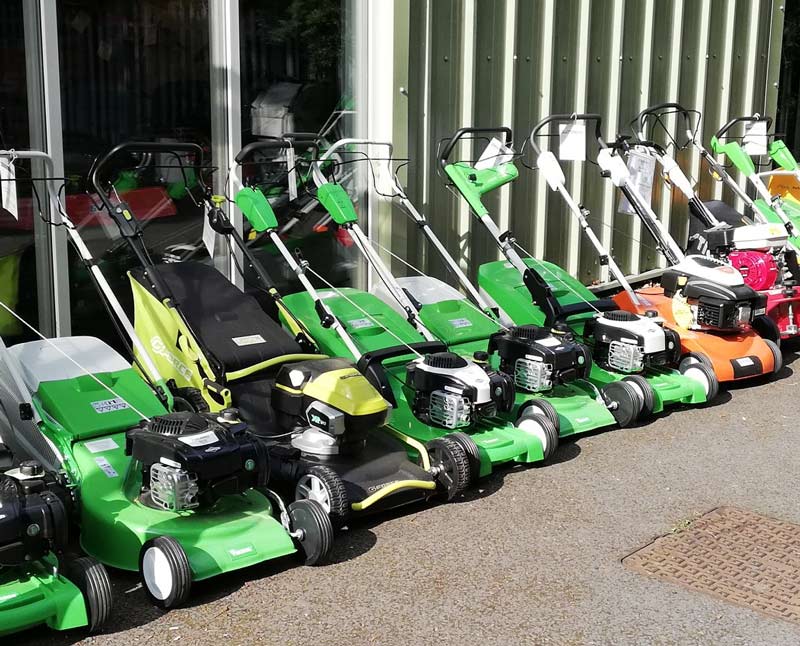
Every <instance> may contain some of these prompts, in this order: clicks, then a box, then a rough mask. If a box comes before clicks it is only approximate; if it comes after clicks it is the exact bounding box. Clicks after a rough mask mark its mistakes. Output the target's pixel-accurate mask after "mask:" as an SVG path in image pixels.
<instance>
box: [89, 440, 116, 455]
mask: <svg viewBox="0 0 800 646" xmlns="http://www.w3.org/2000/svg"><path fill="white" fill-rule="evenodd" d="M84 446H85V447H86V448H87V449H88V450H89V453H102V452H103V451H113V450H114V449H118V448H119V444H117V443H116V442H115V441H114V440H113V439H112V438H110V437H104V438H103V439H100V440H92V441H91V442H86V443H85V444H84Z"/></svg>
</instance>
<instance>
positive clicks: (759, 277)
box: [728, 251, 778, 292]
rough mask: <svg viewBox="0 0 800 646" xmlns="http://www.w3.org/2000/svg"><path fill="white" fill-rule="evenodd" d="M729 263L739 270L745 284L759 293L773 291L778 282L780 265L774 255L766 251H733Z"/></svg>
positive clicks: (729, 256) (729, 255)
mask: <svg viewBox="0 0 800 646" xmlns="http://www.w3.org/2000/svg"><path fill="white" fill-rule="evenodd" d="M728 261H729V262H730V263H731V264H732V265H733V266H734V267H735V268H736V269H738V270H739V272H740V273H741V274H742V278H744V282H745V284H747V285H749V286H750V287H752V288H753V289H754V290H756V291H757V292H763V291H764V290H767V289H772V288H773V287H774V286H775V281H777V280H778V265H777V263H776V262H775V258H773V257H772V254H769V253H766V252H764V251H732V252H731V253H730V254H728Z"/></svg>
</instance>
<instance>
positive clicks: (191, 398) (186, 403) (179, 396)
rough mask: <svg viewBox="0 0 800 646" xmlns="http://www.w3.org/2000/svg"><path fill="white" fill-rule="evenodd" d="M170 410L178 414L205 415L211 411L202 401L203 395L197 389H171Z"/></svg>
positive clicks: (205, 402)
mask: <svg viewBox="0 0 800 646" xmlns="http://www.w3.org/2000/svg"><path fill="white" fill-rule="evenodd" d="M172 409H173V410H174V411H175V412H179V413H207V412H208V411H209V410H211V409H210V408H209V407H208V402H207V401H206V400H205V399H203V393H202V392H200V390H198V389H197V388H175V389H173V391H172Z"/></svg>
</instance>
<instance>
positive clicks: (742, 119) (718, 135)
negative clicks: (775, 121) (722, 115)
mask: <svg viewBox="0 0 800 646" xmlns="http://www.w3.org/2000/svg"><path fill="white" fill-rule="evenodd" d="M756 121H766V122H767V130H769V129H770V128H771V127H772V117H762V116H761V115H760V114H754V115H753V116H752V117H734V118H733V119H731V120H730V121H728V123H726V124H725V125H724V126H722V128H720V129H719V130H717V131H716V132H715V133H714V136H715V137H716V138H717V139H722V138H723V137H724V136H725V133H726V132H728V130H730V129H731V128H733V126H735V125H736V124H737V123H755V122H756Z"/></svg>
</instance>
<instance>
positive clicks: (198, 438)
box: [178, 431, 219, 448]
mask: <svg viewBox="0 0 800 646" xmlns="http://www.w3.org/2000/svg"><path fill="white" fill-rule="evenodd" d="M178 440H180V441H181V442H183V443H184V444H188V445H189V446H193V447H195V448H197V447H199V446H208V445H209V444H216V443H217V442H219V438H218V437H217V434H216V433H214V431H204V432H203V433H194V434H193V435H181V436H180V437H178Z"/></svg>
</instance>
